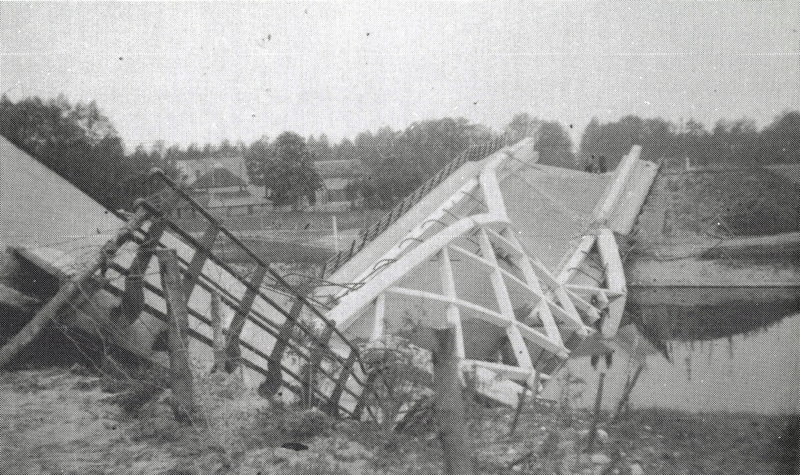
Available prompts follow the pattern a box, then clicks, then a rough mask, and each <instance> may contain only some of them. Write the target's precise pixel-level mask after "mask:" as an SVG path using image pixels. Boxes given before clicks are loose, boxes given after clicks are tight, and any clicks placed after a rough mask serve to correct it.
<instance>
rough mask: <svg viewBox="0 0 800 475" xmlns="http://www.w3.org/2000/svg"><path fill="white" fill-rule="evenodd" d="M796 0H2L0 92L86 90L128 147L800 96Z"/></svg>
mask: <svg viewBox="0 0 800 475" xmlns="http://www.w3.org/2000/svg"><path fill="white" fill-rule="evenodd" d="M799 4H800V2H796V1H786V2H777V3H773V2H764V1H760V2H741V3H739V2H682V3H672V2H669V3H667V2H657V3H649V2H638V1H637V2H631V3H616V2H615V3H606V2H596V3H594V2H593V3H588V4H587V3H584V2H528V1H525V2H523V1H520V2H505V3H499V2H491V3H490V2H429V3H408V2H400V3H398V2H385V3H384V2H378V3H375V2H369V3H357V4H351V3H350V2H348V3H343V2H342V3H340V2H335V3H334V2H324V3H317V2H268V3H223V4H218V3H214V4H207V3H201V4H197V3H135V4H129V3H102V4H95V3H73V2H70V3H59V4H48V3H5V2H3V3H0V28H2V34H1V35H0V55H2V56H0V91H3V92H6V93H7V94H8V96H9V97H10V98H12V99H13V100H17V99H19V98H21V97H24V96H30V95H37V96H40V97H45V98H49V97H55V96H57V95H58V94H59V93H64V94H65V95H66V96H67V98H68V99H70V100H71V101H73V102H75V101H78V100H87V101H88V100H92V99H94V100H96V101H97V103H98V105H99V106H100V108H101V109H102V110H103V111H104V112H105V113H106V114H107V115H108V116H109V117H111V119H112V121H113V123H114V124H115V126H116V127H117V129H118V131H119V133H120V135H121V136H122V137H123V139H124V140H125V142H126V145H127V146H128V147H129V148H131V147H133V146H135V145H136V144H138V143H145V144H150V143H152V142H153V141H154V140H157V139H163V140H165V141H166V142H167V144H171V143H180V144H182V145H187V144H189V143H190V142H198V143H201V144H202V143H205V142H211V143H218V142H219V141H221V140H222V139H223V138H227V139H229V140H231V141H233V142H235V141H237V140H239V139H241V140H244V141H245V142H248V143H249V142H251V141H253V140H255V139H257V138H258V137H260V136H262V135H265V134H266V135H268V136H269V137H273V138H274V137H275V136H276V135H277V134H279V133H280V132H282V131H284V130H293V131H296V132H299V133H300V134H302V135H304V136H308V135H309V134H314V135H318V134H320V133H321V132H325V133H327V134H328V136H329V137H330V138H331V139H333V140H337V141H338V140H339V139H341V138H342V137H343V136H347V137H350V138H352V137H353V136H354V135H355V134H356V133H357V132H360V131H362V130H367V129H369V130H375V129H377V128H378V127H381V126H384V125H389V126H391V127H392V128H395V129H398V128H404V127H406V126H407V125H409V124H410V123H411V122H413V121H416V120H420V119H431V118H441V117H446V116H450V117H456V116H461V117H466V118H468V119H470V120H472V121H474V122H479V123H483V124H486V125H489V126H491V127H493V128H495V129H498V130H499V129H500V128H502V126H503V125H504V124H506V123H508V122H509V121H510V120H511V118H512V117H513V115H515V114H516V113H519V112H528V113H529V114H531V115H538V116H540V117H543V118H547V119H557V120H559V121H561V122H562V123H564V124H565V125H569V124H572V125H573V129H572V130H571V133H572V135H573V138H574V139H578V138H579V137H580V133H581V132H582V130H583V127H584V126H585V125H586V123H588V121H589V120H590V119H591V118H592V116H597V117H599V118H600V119H601V120H615V119H617V118H619V117H621V116H623V115H626V114H638V115H640V116H643V117H653V116H661V117H664V118H667V119H671V120H674V121H675V122H679V121H680V120H681V119H682V118H683V119H687V118H689V117H693V118H696V119H698V120H700V121H702V122H704V123H706V124H710V123H713V122H715V121H716V120H717V119H719V118H730V119H736V118H740V117H743V116H747V117H751V118H754V119H755V120H756V122H757V124H758V125H759V126H763V125H765V124H767V123H769V122H770V121H771V120H772V119H773V118H774V116H775V115H776V114H778V113H780V112H781V111H783V110H785V109H800V54H799V50H800V34H798V25H800V12H799V11H798V10H799V9H800V7H798V5H799Z"/></svg>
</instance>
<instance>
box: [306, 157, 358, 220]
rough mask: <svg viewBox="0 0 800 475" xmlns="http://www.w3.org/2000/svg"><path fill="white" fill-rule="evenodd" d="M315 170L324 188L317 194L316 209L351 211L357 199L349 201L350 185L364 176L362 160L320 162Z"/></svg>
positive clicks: (315, 164) (315, 163) (317, 162)
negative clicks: (348, 190) (348, 188)
mask: <svg viewBox="0 0 800 475" xmlns="http://www.w3.org/2000/svg"><path fill="white" fill-rule="evenodd" d="M314 168H315V169H316V170H317V174H319V177H320V178H321V179H322V187H321V188H320V189H318V190H317V192H316V194H315V198H316V204H315V206H314V207H315V208H317V209H322V210H328V211H333V210H339V209H349V208H350V207H351V206H353V204H354V202H355V201H356V198H354V197H352V196H351V198H353V199H348V196H347V195H348V193H347V187H348V185H351V184H354V183H356V182H358V180H360V179H361V178H362V177H363V176H364V166H363V164H362V163H361V160H318V161H316V162H314Z"/></svg>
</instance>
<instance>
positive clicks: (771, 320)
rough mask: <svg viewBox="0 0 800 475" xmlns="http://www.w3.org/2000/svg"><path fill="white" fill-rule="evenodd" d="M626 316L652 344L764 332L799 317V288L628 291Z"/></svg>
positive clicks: (634, 289)
mask: <svg viewBox="0 0 800 475" xmlns="http://www.w3.org/2000/svg"><path fill="white" fill-rule="evenodd" d="M628 291H629V294H628V303H627V306H626V309H625V311H626V317H627V318H629V319H630V320H632V321H633V322H634V323H635V324H636V326H637V328H638V329H639V331H640V332H642V334H644V336H645V337H647V338H648V339H649V340H650V341H651V343H654V345H655V346H656V347H657V348H659V349H662V348H664V347H665V346H666V343H667V342H670V341H679V342H697V341H708V340H716V339H720V338H730V337H733V336H736V335H749V334H752V333H756V332H759V331H764V330H766V329H768V328H769V327H771V326H773V325H775V324H776V323H778V322H780V321H782V320H783V319H784V318H786V317H788V316H791V315H794V314H797V313H800V287H767V288H753V287H749V288H747V287H699V288H698V287H631V288H629V289H628Z"/></svg>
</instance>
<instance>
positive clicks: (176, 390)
mask: <svg viewBox="0 0 800 475" xmlns="http://www.w3.org/2000/svg"><path fill="white" fill-rule="evenodd" d="M157 254H158V261H159V264H160V265H161V281H162V282H163V285H164V294H165V297H166V298H165V300H166V303H167V316H168V320H169V333H168V335H169V337H168V340H167V342H168V346H169V377H170V386H171V388H172V396H173V397H174V398H175V401H176V403H177V407H174V408H173V410H174V411H175V420H177V421H179V422H191V417H192V415H193V414H194V409H195V405H194V394H193V390H192V370H191V367H190V366H189V341H188V338H187V336H188V335H187V333H188V331H189V321H188V313H187V309H186V297H185V294H184V291H183V285H182V282H181V278H180V273H179V272H180V271H179V268H178V254H177V253H176V252H175V250H174V249H159V250H158V251H157Z"/></svg>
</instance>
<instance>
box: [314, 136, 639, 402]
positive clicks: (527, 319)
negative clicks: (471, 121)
mask: <svg viewBox="0 0 800 475" xmlns="http://www.w3.org/2000/svg"><path fill="white" fill-rule="evenodd" d="M530 147H532V141H530V140H525V141H523V142H520V143H519V144H517V145H516V146H514V147H506V148H504V149H502V150H500V151H499V152H497V153H495V154H493V155H492V156H491V157H490V158H489V159H488V161H487V164H486V165H485V166H484V167H483V168H482V169H481V171H480V173H479V174H478V176H476V177H474V178H472V179H470V180H468V181H467V182H466V183H465V184H464V185H463V186H462V187H461V188H460V189H459V190H458V191H457V192H455V193H454V194H453V195H452V196H450V197H449V198H448V199H447V200H445V201H444V202H443V203H442V204H441V205H440V206H439V207H438V208H437V209H436V210H435V211H433V212H432V213H431V214H430V215H429V216H428V217H427V219H425V220H424V221H422V222H421V223H420V224H419V225H417V226H416V227H415V228H414V229H412V230H411V231H409V232H408V233H407V234H405V235H404V236H401V237H400V239H398V240H397V244H396V245H395V246H394V247H392V248H391V249H390V250H389V251H388V252H386V253H385V254H384V255H383V256H381V258H380V259H379V260H377V261H376V263H375V265H374V266H373V267H372V268H370V269H367V270H365V271H364V272H363V273H362V274H361V275H360V276H359V278H358V279H356V287H355V290H353V288H349V289H345V290H342V291H341V292H340V293H339V295H337V296H336V297H337V299H336V300H337V301H338V304H337V305H336V306H335V307H334V308H333V309H332V310H331V311H330V312H329V313H328V315H327V316H328V318H329V319H330V320H332V321H334V322H336V324H337V327H338V328H340V329H342V330H346V329H347V328H349V327H350V326H351V325H353V324H354V323H355V321H356V320H358V319H360V318H372V321H373V323H372V332H371V338H372V339H373V340H375V339H379V338H381V337H382V336H383V334H384V332H385V328H386V321H385V319H386V314H387V309H386V302H387V296H398V295H399V296H405V297H411V298H415V299H423V300H425V301H428V302H432V303H433V302H435V303H438V304H442V303H443V304H445V305H446V307H445V308H446V311H445V312H444V314H443V315H439V316H437V317H435V318H434V322H433V323H432V324H431V325H432V326H433V327H434V328H452V329H454V331H455V334H456V352H457V355H458V357H459V359H460V361H461V367H462V370H475V369H484V370H489V371H491V372H493V373H496V374H499V375H502V376H505V377H507V378H509V379H511V380H515V381H517V382H520V383H526V384H527V385H528V386H529V387H532V386H533V385H534V381H539V380H541V381H544V380H547V379H548V378H549V377H550V376H551V375H552V374H553V373H554V372H555V371H556V370H557V369H558V368H559V367H560V366H561V364H563V362H564V361H565V360H566V359H567V358H569V356H570V353H571V351H572V350H573V349H574V348H575V347H577V346H578V345H579V344H580V343H581V342H582V341H583V340H584V339H585V338H586V337H587V336H589V335H590V334H594V333H596V332H597V331H598V330H599V331H600V332H601V333H602V335H603V336H605V337H608V338H610V337H613V336H614V335H615V334H616V331H617V328H618V327H619V324H620V321H621V319H622V314H623V311H624V307H625V299H626V294H627V289H626V285H625V276H624V272H623V268H622V259H621V256H620V253H619V249H618V247H617V244H616V241H615V238H614V234H613V232H612V231H611V229H609V227H608V225H607V222H608V220H609V218H610V217H611V215H612V212H613V210H614V207H615V204H616V203H617V201H618V200H619V198H620V196H621V194H622V190H623V189H624V188H625V185H626V182H627V181H628V178H629V177H630V175H631V170H632V169H633V166H634V165H635V163H636V161H637V160H638V156H639V153H640V148H639V147H638V146H636V147H634V148H633V149H632V150H631V153H629V154H628V155H627V156H626V157H624V158H623V160H622V162H621V163H620V166H619V167H618V168H617V172H616V173H615V175H614V177H613V179H612V181H611V182H610V183H609V185H608V187H607V188H606V190H605V192H604V194H603V196H602V197H601V199H600V200H599V202H598V203H597V206H596V207H595V210H594V212H593V213H592V216H591V217H590V219H591V223H592V224H591V226H589V227H588V228H587V230H586V233H585V234H584V235H583V236H582V237H581V238H580V240H579V241H578V244H577V245H576V246H574V247H573V249H572V250H571V251H570V252H569V253H568V254H567V255H566V256H565V258H564V259H563V260H562V262H563V264H562V265H561V266H559V268H558V269H554V270H551V269H548V268H546V266H545V265H543V264H542V262H541V260H540V259H539V258H538V257H537V254H536V252H537V250H529V249H525V248H524V247H523V245H522V244H521V243H520V241H519V240H518V239H517V237H516V236H517V233H518V230H517V229H516V227H515V225H514V223H512V222H511V220H510V219H509V217H508V213H507V212H506V205H505V203H504V201H503V195H502V192H501V188H500V183H501V182H502V180H503V179H504V178H505V177H507V176H508V175H509V174H511V173H513V172H514V171H515V170H517V169H518V168H519V167H520V166H522V165H524V163H522V162H521V161H520V160H519V159H517V158H516V157H515V154H521V153H524V152H525V151H526V148H530ZM527 151H530V149H528V150H527ZM481 207H482V208H483V209H481V211H483V212H477V213H476V212H475V211H476V210H478V209H479V208H481ZM448 218H449V219H448ZM453 219H455V220H454V221H453ZM447 221H451V222H450V223H449V224H445V223H447ZM465 237H468V238H474V237H477V239H478V244H479V245H478V248H477V249H476V250H468V249H465V248H464V247H462V246H459V245H458V244H457V241H458V240H459V239H462V238H465ZM591 253H596V254H599V258H600V260H601V262H602V267H603V269H602V271H599V272H600V275H595V276H594V279H595V281H596V282H600V283H602V284H597V285H586V284H585V283H584V282H582V281H579V282H574V281H573V280H574V277H575V276H576V274H577V273H578V270H579V269H581V268H582V267H584V264H585V261H586V259H587V256H589V255H590V254H591ZM454 255H457V256H458V257H459V258H461V259H468V260H470V261H473V262H475V263H477V264H479V265H478V268H480V269H482V272H483V273H484V274H483V275H485V277H486V279H487V280H488V281H490V282H491V290H492V293H493V294H494V299H495V300H496V302H497V307H498V308H499V311H495V310H492V309H489V308H486V307H485V306H480V305H477V304H475V303H474V302H471V301H470V300H469V299H468V298H465V297H464V296H460V295H458V294H457V292H456V286H455V279H456V277H457V275H456V273H455V272H454V270H453V265H452V262H453V258H452V256H454ZM431 260H436V261H438V263H439V265H438V273H439V281H440V282H441V289H440V291H439V292H432V291H427V290H425V291H423V290H417V289H412V288H407V287H404V286H402V285H400V281H401V280H402V279H403V278H404V277H405V276H407V275H409V274H410V273H411V272H414V271H415V270H418V269H420V268H421V266H423V265H424V264H425V263H426V262H429V261H431ZM385 263H389V264H388V265H384V264H385ZM428 271H430V270H428ZM593 271H594V272H595V274H597V273H598V271H597V270H596V269H594V270H593ZM509 285H515V286H516V287H518V288H521V289H524V292H523V295H524V297H522V300H524V301H520V297H519V292H517V293H516V294H514V295H517V297H516V298H515V297H514V295H512V293H510V292H509V290H508V286H509ZM522 306H526V307H527V308H530V309H532V310H530V312H529V313H528V314H527V315H523V316H520V315H515V311H514V309H515V308H520V307H522ZM464 310H469V311H470V315H472V316H476V317H477V318H478V319H480V320H482V321H484V322H486V323H488V324H490V325H494V326H498V327H501V328H503V329H504V331H505V334H506V336H507V337H508V342H509V343H510V346H511V348H512V349H513V353H514V358H513V359H514V360H516V361H515V363H514V364H512V362H497V361H485V360H475V359H467V358H466V356H465V353H466V352H465V348H464V344H465V343H464V335H463V330H462V326H463V325H462V323H463V322H462V313H463V311H464ZM370 311H372V313H371V314H370V313H369V312H370ZM537 373H538V374H537Z"/></svg>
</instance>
